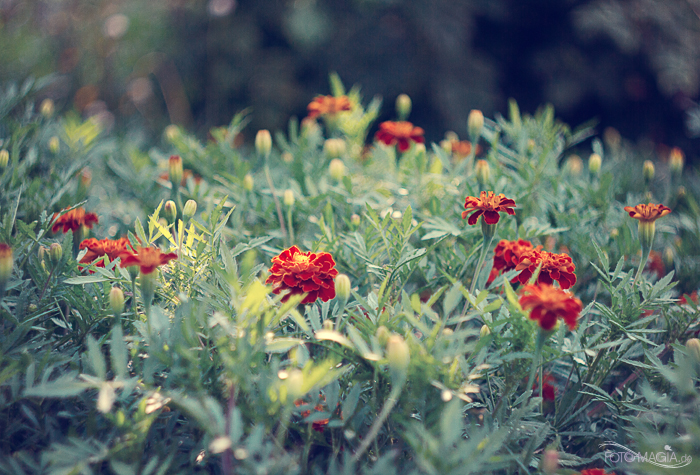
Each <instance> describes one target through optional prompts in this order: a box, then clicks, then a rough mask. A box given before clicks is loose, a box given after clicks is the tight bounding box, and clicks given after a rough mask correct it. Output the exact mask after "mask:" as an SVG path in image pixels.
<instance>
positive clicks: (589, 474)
mask: <svg viewBox="0 0 700 475" xmlns="http://www.w3.org/2000/svg"><path fill="white" fill-rule="evenodd" d="M580 475H615V472H610V473H607V472H606V471H605V469H602V468H589V469H586V470H581V473H580Z"/></svg>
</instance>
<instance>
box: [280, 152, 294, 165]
mask: <svg viewBox="0 0 700 475" xmlns="http://www.w3.org/2000/svg"><path fill="white" fill-rule="evenodd" d="M282 161H283V162H284V163H292V162H293V161H294V155H292V152H282Z"/></svg>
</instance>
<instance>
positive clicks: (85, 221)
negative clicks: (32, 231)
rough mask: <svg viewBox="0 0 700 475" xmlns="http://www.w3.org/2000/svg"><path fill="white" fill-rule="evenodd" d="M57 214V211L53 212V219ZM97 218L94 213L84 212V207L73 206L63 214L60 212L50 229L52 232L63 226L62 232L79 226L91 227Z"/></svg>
mask: <svg viewBox="0 0 700 475" xmlns="http://www.w3.org/2000/svg"><path fill="white" fill-rule="evenodd" d="M57 216H58V213H56V214H54V216H53V217H54V219H56V217H57ZM98 222H99V220H98V218H97V215H96V214H95V213H86V212H85V209H84V208H74V209H72V210H70V211H68V212H66V213H64V214H62V215H61V216H60V217H58V219H56V221H55V222H54V223H53V226H52V227H51V231H53V232H54V233H55V232H57V231H58V230H59V229H61V228H63V230H62V232H64V233H65V232H68V230H69V229H70V230H71V231H73V232H75V231H77V230H78V229H80V227H81V226H85V227H86V228H89V229H92V226H93V225H94V224H96V223H98Z"/></svg>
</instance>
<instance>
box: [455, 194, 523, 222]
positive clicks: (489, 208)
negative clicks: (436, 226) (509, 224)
mask: <svg viewBox="0 0 700 475" xmlns="http://www.w3.org/2000/svg"><path fill="white" fill-rule="evenodd" d="M464 207H465V208H466V211H462V219H464V218H466V217H467V215H469V213H471V212H472V211H474V213H472V214H471V216H469V219H468V220H467V223H469V224H470V225H474V224H476V221H477V220H478V219H479V216H481V215H482V214H483V215H484V221H485V222H486V224H496V223H497V222H498V220H499V219H500V217H501V216H500V215H499V214H498V213H499V212H506V213H508V214H510V215H514V214H515V210H513V209H512V208H515V200H512V199H510V198H506V195H504V194H503V193H499V194H498V195H496V194H495V193H494V192H493V191H488V192H487V191H482V192H481V194H480V195H479V198H476V197H474V196H467V198H466V200H465V202H464Z"/></svg>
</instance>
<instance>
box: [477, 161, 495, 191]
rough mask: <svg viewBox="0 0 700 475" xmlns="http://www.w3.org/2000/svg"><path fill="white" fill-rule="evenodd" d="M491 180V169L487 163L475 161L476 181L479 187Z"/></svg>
mask: <svg viewBox="0 0 700 475" xmlns="http://www.w3.org/2000/svg"><path fill="white" fill-rule="evenodd" d="M490 179H491V167H489V162H487V161H486V160H477V161H476V181H478V182H479V184H480V185H481V186H484V185H486V184H487V183H488V182H489V180H490Z"/></svg>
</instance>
